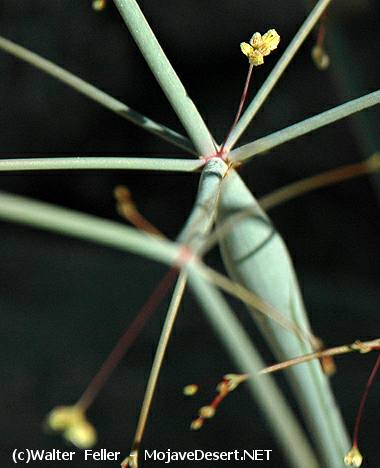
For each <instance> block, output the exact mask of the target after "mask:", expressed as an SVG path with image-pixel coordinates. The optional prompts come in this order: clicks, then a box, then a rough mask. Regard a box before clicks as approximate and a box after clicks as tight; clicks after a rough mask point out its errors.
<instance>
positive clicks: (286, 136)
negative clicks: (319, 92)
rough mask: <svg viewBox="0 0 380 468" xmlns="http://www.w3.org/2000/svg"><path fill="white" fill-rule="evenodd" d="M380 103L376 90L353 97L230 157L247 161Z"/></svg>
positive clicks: (259, 140) (254, 142) (250, 145)
mask: <svg viewBox="0 0 380 468" xmlns="http://www.w3.org/2000/svg"><path fill="white" fill-rule="evenodd" d="M379 103H380V91H374V92H373V93H369V94H366V95H365V96H362V97H360V98H357V99H352V100H351V101H349V102H346V103H344V104H341V105H340V106H337V107H333V108H332V109H329V110H328V111H325V112H322V113H321V114H317V115H315V116H313V117H310V118H309V119H305V120H303V121H302V122H298V123H296V124H293V125H290V126H289V127H286V128H284V129H282V130H279V131H277V132H274V133H271V134H270V135H268V136H265V137H263V138H259V139H258V140H255V141H253V142H252V143H248V144H247V145H244V146H240V147H239V148H237V149H235V150H233V151H231V153H230V159H231V160H232V161H234V162H242V161H246V160H248V159H250V158H252V157H253V156H256V155H258V154H260V153H263V152H265V151H268V150H270V149H272V148H274V147H275V146H278V145H281V144H283V143H286V142H287V141H290V140H294V139H295V138H298V137H300V136H302V135H305V134H306V133H310V132H312V131H314V130H317V129H318V128H321V127H324V126H326V125H329V124H331V123H333V122H336V121H337V120H340V119H344V118H345V117H348V116H349V115H351V114H354V113H355V112H359V111H362V110H364V109H367V108H369V107H372V106H375V105H377V104H379Z"/></svg>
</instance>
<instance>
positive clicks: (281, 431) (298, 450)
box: [188, 268, 320, 468]
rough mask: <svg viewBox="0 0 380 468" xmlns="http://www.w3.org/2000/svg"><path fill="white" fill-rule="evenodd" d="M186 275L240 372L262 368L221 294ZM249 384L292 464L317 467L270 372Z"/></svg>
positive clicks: (195, 278)
mask: <svg viewBox="0 0 380 468" xmlns="http://www.w3.org/2000/svg"><path fill="white" fill-rule="evenodd" d="M188 274H189V283H190V286H191V287H192V289H193V290H194V292H195V294H196V296H197V300H198V301H199V303H200V305H201V306H202V308H203V309H204V312H205V313H206V315H207V318H208V319H209V321H210V323H211V325H212V326H213V328H214V329H215V331H216V333H217V334H218V335H219V336H220V338H221V339H222V341H223V344H224V345H225V346H226V347H227V349H228V351H229V353H230V354H231V356H232V357H233V359H234V361H235V362H236V365H237V366H238V368H239V369H241V371H242V372H243V373H249V374H255V373H257V372H258V371H259V370H260V369H262V368H263V367H264V363H263V362H262V360H261V358H260V356H259V354H258V353H257V351H256V349H255V348H254V346H253V344H252V342H251V341H250V339H249V337H248V335H247V334H246V332H245V331H244V329H243V327H242V325H241V324H240V323H239V322H238V320H237V318H236V317H235V315H234V313H233V312H232V311H231V309H230V308H229V306H228V305H227V303H226V301H225V300H224V298H223V296H222V295H221V294H220V293H219V292H218V290H217V289H215V288H214V287H213V286H212V285H211V284H209V283H207V282H205V281H204V279H203V278H200V277H199V275H197V274H193V272H192V271H191V268H189V269H188ZM248 386H249V391H250V393H251V394H252V396H253V397H254V398H255V399H256V401H257V402H258V404H259V406H260V408H261V409H262V411H263V413H264V414H265V417H266V418H267V421H268V423H269V425H270V427H271V429H272V431H273V433H274V435H275V436H276V438H277V440H278V441H279V443H280V445H281V446H282V449H283V451H284V454H285V456H286V458H287V459H288V460H289V462H290V464H291V466H294V467H297V468H305V467H307V468H317V467H320V464H319V463H318V461H317V460H316V458H315V455H314V453H313V450H312V448H311V447H310V444H309V442H308V441H307V439H306V438H305V437H304V434H303V431H302V428H301V427H300V425H299V424H298V422H297V420H296V418H295V417H294V415H293V413H292V412H291V410H290V409H289V406H288V404H287V402H286V401H285V400H284V398H283V396H282V394H281V393H280V392H279V390H278V389H277V386H276V385H275V383H274V380H273V379H271V378H270V376H269V375H264V376H262V377H260V379H250V380H249V382H248ZM245 411H247V410H245ZM256 424H258V422H257V421H252V427H251V428H250V430H252V432H253V433H254V430H255V429H254V428H255V425H256Z"/></svg>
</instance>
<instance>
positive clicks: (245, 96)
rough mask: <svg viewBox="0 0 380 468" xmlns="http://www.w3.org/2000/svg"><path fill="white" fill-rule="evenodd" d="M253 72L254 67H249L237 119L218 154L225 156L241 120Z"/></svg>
mask: <svg viewBox="0 0 380 468" xmlns="http://www.w3.org/2000/svg"><path fill="white" fill-rule="evenodd" d="M252 70H253V65H249V68H248V74H247V78H246V80H245V85H244V89H243V94H242V95H241V98H240V104H239V108H238V110H237V112H236V115H235V119H234V121H233V124H232V125H231V128H230V129H229V131H228V133H227V135H226V137H225V139H224V141H223V144H222V146H221V147H220V150H219V151H218V154H223V150H224V146H225V144H226V141H227V140H228V137H229V136H230V134H231V132H232V130H233V129H234V128H235V126H236V124H237V123H238V120H239V119H240V116H241V113H242V110H243V106H244V103H245V101H246V99H247V95H248V88H249V84H250V82H251V77H252Z"/></svg>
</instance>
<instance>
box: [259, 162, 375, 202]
mask: <svg viewBox="0 0 380 468" xmlns="http://www.w3.org/2000/svg"><path fill="white" fill-rule="evenodd" d="M378 170H380V153H375V154H374V155H372V156H371V157H370V158H368V159H367V160H366V161H363V162H360V163H357V164H348V165H346V166H342V167H338V168H336V169H332V170H331V171H326V172H322V173H321V174H317V175H315V176H312V177H307V178H306V179H302V180H298V181H297V182H294V183H293V184H289V185H286V186H285V187H281V188H279V189H277V190H275V191H273V192H272V193H269V194H268V195H264V196H263V197H262V198H260V199H259V204H260V206H261V207H262V208H263V209H264V210H270V209H271V208H274V207H275V206H278V205H281V204H282V203H286V202H288V201H289V200H293V198H297V197H300V196H302V195H305V194H306V193H309V192H312V191H313V190H317V189H320V188H322V187H328V186H329V185H334V184H338V183H340V182H343V181H345V180H350V179H353V178H355V177H360V176H363V175H366V174H371V173H373V172H376V171H378Z"/></svg>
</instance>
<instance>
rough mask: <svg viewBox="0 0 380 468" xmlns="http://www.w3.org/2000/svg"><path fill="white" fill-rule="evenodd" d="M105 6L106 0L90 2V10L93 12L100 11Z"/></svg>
mask: <svg viewBox="0 0 380 468" xmlns="http://www.w3.org/2000/svg"><path fill="white" fill-rule="evenodd" d="M106 6H107V1H106V0H93V2H92V8H93V9H94V10H95V11H102V10H104V8H105V7H106Z"/></svg>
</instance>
